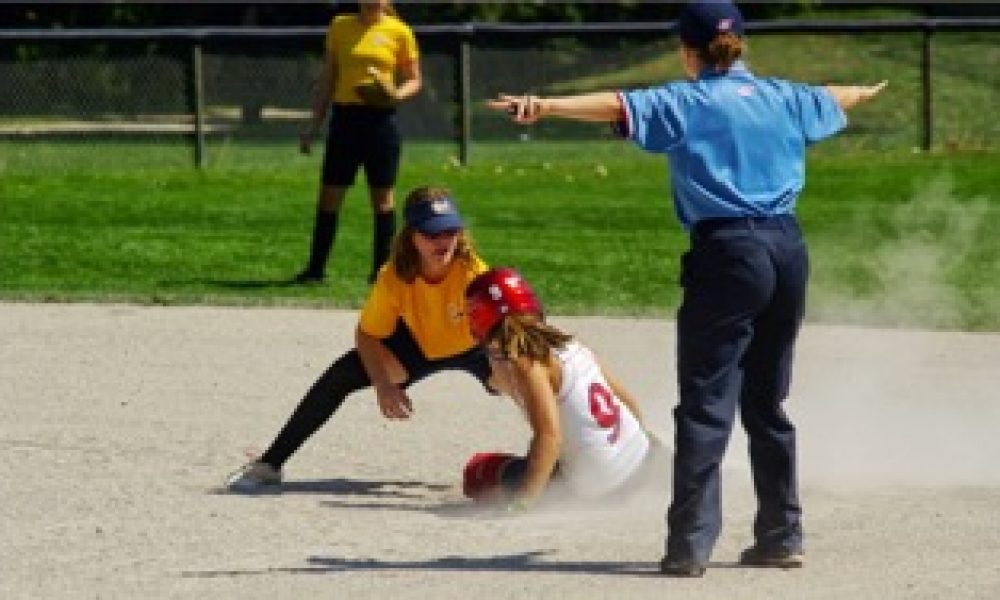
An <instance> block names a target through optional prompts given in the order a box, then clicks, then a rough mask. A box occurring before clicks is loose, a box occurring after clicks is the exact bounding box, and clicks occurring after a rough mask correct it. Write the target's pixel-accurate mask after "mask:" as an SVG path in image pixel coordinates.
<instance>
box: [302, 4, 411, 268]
mask: <svg viewBox="0 0 1000 600" xmlns="http://www.w3.org/2000/svg"><path fill="white" fill-rule="evenodd" d="M421 86H422V79H421V75H420V63H419V51H418V49H417V43H416V38H415V37H414V36H413V31H412V30H411V29H410V28H409V27H408V26H407V25H406V23H404V22H403V21H402V20H400V19H399V18H398V17H397V16H396V13H395V11H394V10H393V8H392V5H391V3H390V2H389V0H362V1H361V2H359V3H358V12H357V13H354V14H345V15H338V16H336V17H334V18H333V20H332V21H331V22H330V27H329V29H328V31H327V34H326V60H325V61H324V64H323V67H322V69H321V70H320V72H319V75H318V77H317V81H316V87H315V90H314V96H313V104H312V119H311V120H310V122H309V125H308V126H307V128H306V129H305V130H304V131H303V132H302V136H301V139H300V150H301V151H302V152H303V153H305V154H308V153H309V152H310V151H311V150H312V143H313V139H314V138H315V137H316V134H317V133H318V132H319V129H320V127H321V126H322V124H323V121H324V120H325V119H326V116H327V113H330V129H329V135H328V137H327V141H326V151H325V153H324V156H323V175H322V185H321V187H320V191H319V199H318V201H317V206H316V221H315V225H314V227H313V234H312V244H311V248H310V252H309V263H308V264H307V265H306V268H305V269H304V270H303V271H302V272H300V273H299V274H298V275H296V276H295V279H294V281H295V282H296V283H322V282H323V280H324V279H325V277H326V263H327V259H328V258H329V256H330V250H331V248H332V247H333V242H334V239H335V238H336V235H337V217H338V214H339V211H340V205H341V204H342V203H343V201H344V197H345V196H346V195H347V191H348V189H350V187H351V186H352V185H353V184H354V178H355V176H356V175H357V172H358V169H359V167H363V168H364V170H365V178H366V179H367V182H368V191H369V197H370V199H371V204H372V212H373V213H374V216H375V227H374V241H373V245H372V247H373V256H372V270H371V273H370V275H369V282H374V281H375V276H376V275H377V273H378V270H379V267H381V266H382V264H383V263H385V261H386V259H387V258H388V257H389V249H390V246H391V244H392V238H393V235H394V233H395V229H396V221H395V212H394V206H393V197H392V195H393V187H394V186H395V183H396V175H397V173H398V172H399V158H400V149H401V139H400V134H399V124H398V122H397V119H396V105H397V104H399V103H400V102H403V101H405V100H407V99H409V98H411V97H413V96H414V95H415V94H416V93H417V92H419V91H420V88H421Z"/></svg>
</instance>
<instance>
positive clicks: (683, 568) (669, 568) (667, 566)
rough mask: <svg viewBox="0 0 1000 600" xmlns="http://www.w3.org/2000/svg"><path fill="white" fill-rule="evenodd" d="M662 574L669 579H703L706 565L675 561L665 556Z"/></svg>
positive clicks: (661, 565)
mask: <svg viewBox="0 0 1000 600" xmlns="http://www.w3.org/2000/svg"><path fill="white" fill-rule="evenodd" d="M660 573H662V574H664V575H666V576H667V577H702V576H704V575H705V565H703V564H701V563H697V562H694V561H691V560H674V559H672V558H670V557H667V556H664V557H663V559H662V560H660Z"/></svg>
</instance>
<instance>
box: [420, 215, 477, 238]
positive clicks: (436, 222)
mask: <svg viewBox="0 0 1000 600" xmlns="http://www.w3.org/2000/svg"><path fill="white" fill-rule="evenodd" d="M415 227H416V228H417V231H419V232H420V233H428V234H432V235H433V234H435V233H441V232H442V231H449V230H455V229H462V228H463V227H465V224H464V223H462V219H460V218H459V216H458V215H456V214H454V213H450V214H444V215H436V216H433V217H431V218H429V219H427V220H426V221H424V222H423V223H420V224H419V225H416V226H415Z"/></svg>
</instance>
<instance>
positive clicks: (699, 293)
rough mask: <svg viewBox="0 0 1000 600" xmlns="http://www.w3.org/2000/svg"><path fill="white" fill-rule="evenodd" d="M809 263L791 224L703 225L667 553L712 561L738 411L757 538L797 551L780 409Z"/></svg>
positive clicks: (684, 312) (681, 358) (688, 294)
mask: <svg viewBox="0 0 1000 600" xmlns="http://www.w3.org/2000/svg"><path fill="white" fill-rule="evenodd" d="M808 272H809V259H808V252H807V250H806V245H805V242H804V240H803V239H802V233H801V231H800V229H799V226H798V223H797V222H796V221H795V219H794V217H791V216H782V217H769V218H741V219H710V220H705V221H701V222H699V223H698V224H697V225H696V226H695V228H694V231H693V232H692V236H691V248H690V250H689V251H688V252H687V253H686V254H685V255H684V256H683V258H682V264H681V285H682V286H683V288H684V293H683V299H682V302H681V306H680V309H679V311H678V314H677V373H678V384H679V392H680V400H679V402H678V405H677V407H676V408H675V409H674V421H675V427H676V440H675V442H676V446H675V448H676V454H675V457H674V473H673V498H672V501H671V505H670V509H669V511H668V513H667V528H668V534H667V543H666V552H667V556H668V557H670V558H672V559H675V560H679V561H693V562H697V563H701V564H704V563H707V562H708V559H709V556H710V554H711V552H712V547H713V546H714V544H715V541H716V539H717V538H718V536H719V532H720V530H721V528H722V510H721V490H720V481H719V464H720V462H721V461H722V457H723V454H724V453H725V450H726V444H727V442H728V440H729V434H730V431H731V430H732V426H733V421H734V419H735V416H736V409H737V407H739V409H740V416H741V419H742V422H743V427H744V428H745V429H746V432H747V436H748V438H749V445H750V449H749V450H750V463H751V467H752V471H753V482H754V488H755V491H756V494H757V501H758V507H757V514H756V518H755V521H754V537H755V543H756V544H757V545H759V546H761V547H763V548H783V549H788V550H796V551H797V550H800V549H801V547H802V526H801V508H800V506H799V498H798V483H797V479H796V459H795V428H794V426H793V425H792V423H791V421H790V420H789V418H788V416H787V415H786V414H785V411H784V409H783V408H782V402H783V401H784V399H785V398H786V397H787V396H788V389H789V384H790V381H791V371H792V350H793V346H794V343H795V339H796V336H797V335H798V331H799V325H800V323H801V321H802V316H803V312H804V309H805V299H806V282H807V279H808Z"/></svg>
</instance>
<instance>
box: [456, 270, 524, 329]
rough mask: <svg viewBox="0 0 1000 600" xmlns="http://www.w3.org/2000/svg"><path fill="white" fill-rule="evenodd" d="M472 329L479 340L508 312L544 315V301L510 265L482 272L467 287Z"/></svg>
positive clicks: (466, 296) (467, 304) (512, 313)
mask: <svg viewBox="0 0 1000 600" xmlns="http://www.w3.org/2000/svg"><path fill="white" fill-rule="evenodd" d="M465 305H466V312H467V313H468V315H469V329H471V330H472V337H474V338H476V340H478V341H482V340H484V339H486V337H487V336H488V335H489V334H490V332H491V331H492V330H493V328H494V327H496V325H497V323H499V322H500V320H501V319H503V318H504V317H505V316H506V315H538V316H541V315H542V303H541V302H539V301H538V297H537V296H535V292H534V291H532V289H531V287H529V286H528V282H526V281H525V280H524V279H522V278H521V276H520V275H519V274H518V273H517V271H515V270H514V269H511V268H509V267H497V268H495V269H490V270H489V271H486V272H485V273H481V274H479V275H478V276H477V277H476V278H475V279H473V280H472V281H471V282H470V283H469V286H468V287H467V288H465Z"/></svg>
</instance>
